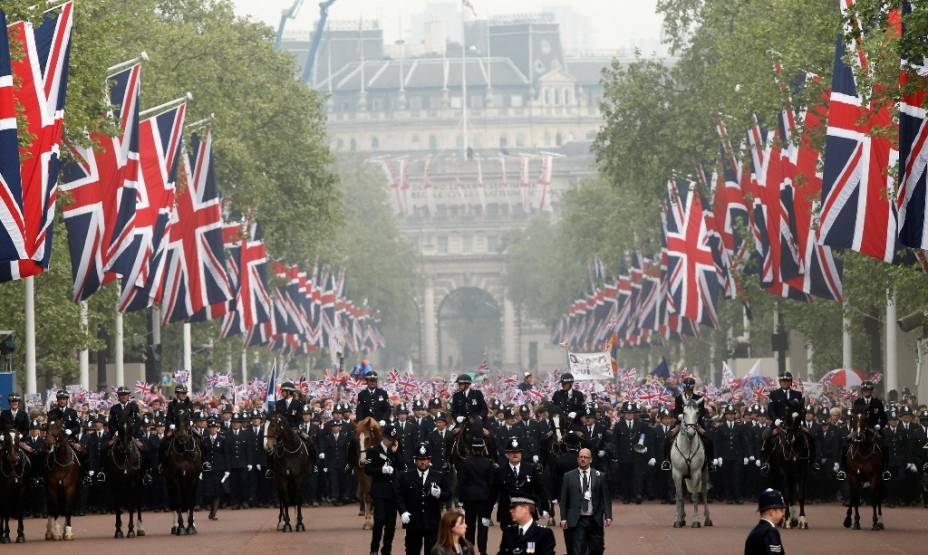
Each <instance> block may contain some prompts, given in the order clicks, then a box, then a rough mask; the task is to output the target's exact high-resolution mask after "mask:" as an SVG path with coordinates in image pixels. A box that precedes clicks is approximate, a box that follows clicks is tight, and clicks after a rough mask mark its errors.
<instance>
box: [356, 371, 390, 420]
mask: <svg viewBox="0 0 928 555" xmlns="http://www.w3.org/2000/svg"><path fill="white" fill-rule="evenodd" d="M367 378H368V380H369V381H368V385H367V387H366V388H364V389H362V390H361V391H359V392H358V406H357V409H356V412H355V420H356V421H357V422H360V421H362V420H364V419H365V418H367V417H368V416H370V417H371V418H373V419H374V420H376V421H377V422H387V421H389V420H390V396H389V395H388V394H387V391H386V390H385V389H382V388H380V387H377V385H376V384H377V381H376V380H377V374H375V373H374V372H373V371H372V372H370V373H369V374H368V375H367ZM371 382H373V385H374V387H371V385H372V383H371Z"/></svg>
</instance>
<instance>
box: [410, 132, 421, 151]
mask: <svg viewBox="0 0 928 555" xmlns="http://www.w3.org/2000/svg"><path fill="white" fill-rule="evenodd" d="M410 142H412V147H413V148H419V134H418V133H413V134H412V139H410Z"/></svg>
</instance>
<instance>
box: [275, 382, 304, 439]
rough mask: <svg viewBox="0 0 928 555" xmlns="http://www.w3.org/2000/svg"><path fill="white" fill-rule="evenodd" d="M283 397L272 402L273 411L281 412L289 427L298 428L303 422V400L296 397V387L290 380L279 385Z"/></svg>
mask: <svg viewBox="0 0 928 555" xmlns="http://www.w3.org/2000/svg"><path fill="white" fill-rule="evenodd" d="M280 394H281V395H282V396H283V399H281V400H279V401H277V402H276V403H274V412H276V413H277V414H282V415H283V416H284V418H286V419H287V424H288V425H289V426H290V427H291V428H294V429H296V428H299V427H300V424H301V423H302V422H303V401H301V400H300V399H299V398H298V397H297V389H296V387H294V385H293V383H292V382H284V383H283V385H281V386H280Z"/></svg>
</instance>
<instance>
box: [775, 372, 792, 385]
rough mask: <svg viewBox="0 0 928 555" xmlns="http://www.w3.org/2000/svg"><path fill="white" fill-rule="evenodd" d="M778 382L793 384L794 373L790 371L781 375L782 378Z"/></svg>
mask: <svg viewBox="0 0 928 555" xmlns="http://www.w3.org/2000/svg"><path fill="white" fill-rule="evenodd" d="M778 380H779V381H781V382H784V381H788V382H791V381H793V373H792V372H790V371H789V370H786V371H785V372H783V373H782V374H780V377H779V378H778Z"/></svg>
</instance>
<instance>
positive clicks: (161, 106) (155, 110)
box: [139, 92, 193, 118]
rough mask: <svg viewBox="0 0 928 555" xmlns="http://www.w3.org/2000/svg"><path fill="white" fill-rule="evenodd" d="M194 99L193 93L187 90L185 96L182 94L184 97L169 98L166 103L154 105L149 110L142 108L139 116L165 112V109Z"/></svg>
mask: <svg viewBox="0 0 928 555" xmlns="http://www.w3.org/2000/svg"><path fill="white" fill-rule="evenodd" d="M192 100H193V93H191V92H187V93H185V94H184V96H182V97H180V98H175V99H174V100H169V101H167V102H165V103H164V104H159V105H158V106H155V107H153V108H149V109H147V110H142V111H141V112H139V117H140V118H144V117H147V116H149V115H151V114H154V113H159V112H163V111H165V110H167V109H168V108H173V107H175V106H180V105H181V104H183V103H184V102H190V101H192Z"/></svg>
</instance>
